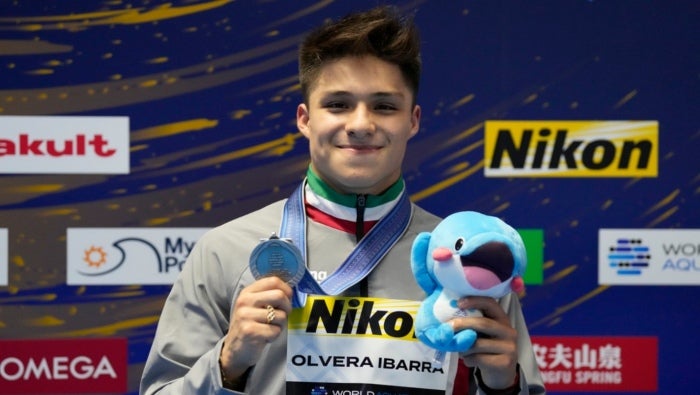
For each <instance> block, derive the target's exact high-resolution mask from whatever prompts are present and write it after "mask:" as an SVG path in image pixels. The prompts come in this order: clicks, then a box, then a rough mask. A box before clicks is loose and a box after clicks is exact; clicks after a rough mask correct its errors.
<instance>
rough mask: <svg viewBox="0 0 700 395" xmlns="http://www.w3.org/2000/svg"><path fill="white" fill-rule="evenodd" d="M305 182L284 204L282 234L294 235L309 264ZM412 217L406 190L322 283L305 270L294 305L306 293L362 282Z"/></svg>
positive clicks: (333, 291)
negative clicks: (307, 255)
mask: <svg viewBox="0 0 700 395" xmlns="http://www.w3.org/2000/svg"><path fill="white" fill-rule="evenodd" d="M304 185H305V182H302V183H301V185H300V186H299V187H298V188H297V189H295V190H294V192H293V193H292V195H291V196H290V197H289V199H287V202H286V203H285V205H284V212H283V214H282V224H281V225H280V237H283V238H288V239H291V240H292V241H293V243H294V244H295V245H296V246H297V247H298V248H299V250H300V253H301V257H302V259H303V262H301V264H303V265H304V267H305V268H306V212H305V210H304ZM410 221H411V202H410V201H409V199H408V196H407V194H406V191H405V190H404V191H403V192H402V193H401V196H400V197H399V201H398V203H397V204H396V205H395V206H394V207H393V208H392V209H391V211H390V212H389V213H388V214H387V215H386V216H385V217H384V218H382V219H381V220H379V222H378V223H377V224H376V225H374V227H372V229H371V230H370V231H369V233H367V234H366V235H365V236H364V237H363V238H362V240H360V243H359V244H358V245H357V246H355V248H354V249H353V250H352V252H351V253H350V255H349V256H348V257H347V258H346V259H345V261H344V262H343V263H342V264H341V265H340V266H339V267H338V269H336V270H335V271H334V272H333V273H332V274H330V275H329V276H328V277H327V278H326V279H325V280H324V281H323V282H321V284H319V283H318V282H316V280H315V279H314V278H313V276H312V275H311V273H310V272H309V270H308V269H306V270H304V275H303V276H302V278H301V280H300V281H299V283H298V284H297V285H296V287H295V290H296V292H295V295H294V300H293V305H294V307H301V306H303V305H304V303H305V301H306V294H316V295H338V294H340V293H341V292H343V291H345V290H346V289H348V288H350V287H352V286H353V285H355V284H357V283H358V282H360V280H362V279H363V278H365V277H366V276H367V275H368V274H369V273H370V272H371V271H372V270H373V269H374V268H375V267H376V266H377V264H379V262H380V261H381V260H382V258H384V255H386V254H387V252H389V250H390V249H391V247H393V246H394V244H396V242H397V241H398V240H399V239H400V238H401V236H402V235H403V234H404V233H405V232H406V229H408V224H409V223H410Z"/></svg>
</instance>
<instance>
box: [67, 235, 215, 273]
mask: <svg viewBox="0 0 700 395" xmlns="http://www.w3.org/2000/svg"><path fill="white" fill-rule="evenodd" d="M207 230H209V228H69V229H68V230H67V249H68V251H67V270H66V271H67V284H68V285H93V284H95V285H96V284H100V285H130V284H145V285H156V284H172V283H173V282H174V281H175V279H176V278H177V276H178V274H179V273H180V271H181V270H182V265H183V264H184V263H185V260H186V259H187V256H189V253H190V251H192V248H193V247H194V245H195V242H196V241H197V240H198V239H199V238H200V237H201V236H202V235H203V234H204V233H205V232H206V231H207Z"/></svg>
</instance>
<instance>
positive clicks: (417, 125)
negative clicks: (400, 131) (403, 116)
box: [411, 104, 421, 137]
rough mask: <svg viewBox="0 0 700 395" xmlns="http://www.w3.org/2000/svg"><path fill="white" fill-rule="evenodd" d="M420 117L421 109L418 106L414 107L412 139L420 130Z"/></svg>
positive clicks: (412, 113)
mask: <svg viewBox="0 0 700 395" xmlns="http://www.w3.org/2000/svg"><path fill="white" fill-rule="evenodd" d="M420 115H421V108H420V106H419V105H418V104H416V105H415V106H413V111H412V112H411V137H413V136H415V135H416V133H418V130H419V129H420Z"/></svg>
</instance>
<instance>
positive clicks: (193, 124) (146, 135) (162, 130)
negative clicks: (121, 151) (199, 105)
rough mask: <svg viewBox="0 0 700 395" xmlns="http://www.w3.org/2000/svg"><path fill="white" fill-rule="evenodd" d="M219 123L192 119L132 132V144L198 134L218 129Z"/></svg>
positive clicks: (210, 120) (212, 120) (211, 120)
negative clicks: (186, 134)
mask: <svg viewBox="0 0 700 395" xmlns="http://www.w3.org/2000/svg"><path fill="white" fill-rule="evenodd" d="M218 124H219V121H217V120H214V119H205V118H199V119H190V120H187V121H180V122H173V123H169V124H165V125H159V126H154V127H152V128H146V129H141V130H138V131H135V132H131V134H130V139H131V142H138V141H143V140H150V139H155V138H160V137H167V136H174V135H177V134H180V133H186V132H193V131H194V132H198V131H201V130H205V129H211V128H213V127H216V126H217V125H218Z"/></svg>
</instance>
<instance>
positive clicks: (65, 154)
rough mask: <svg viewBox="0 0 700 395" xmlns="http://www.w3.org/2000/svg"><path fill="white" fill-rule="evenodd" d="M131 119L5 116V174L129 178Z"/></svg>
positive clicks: (0, 144) (1, 158) (1, 152)
mask: <svg viewBox="0 0 700 395" xmlns="http://www.w3.org/2000/svg"><path fill="white" fill-rule="evenodd" d="M129 157H130V156H129V118H128V117H122V116H0V173H5V174H127V173H129Z"/></svg>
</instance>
